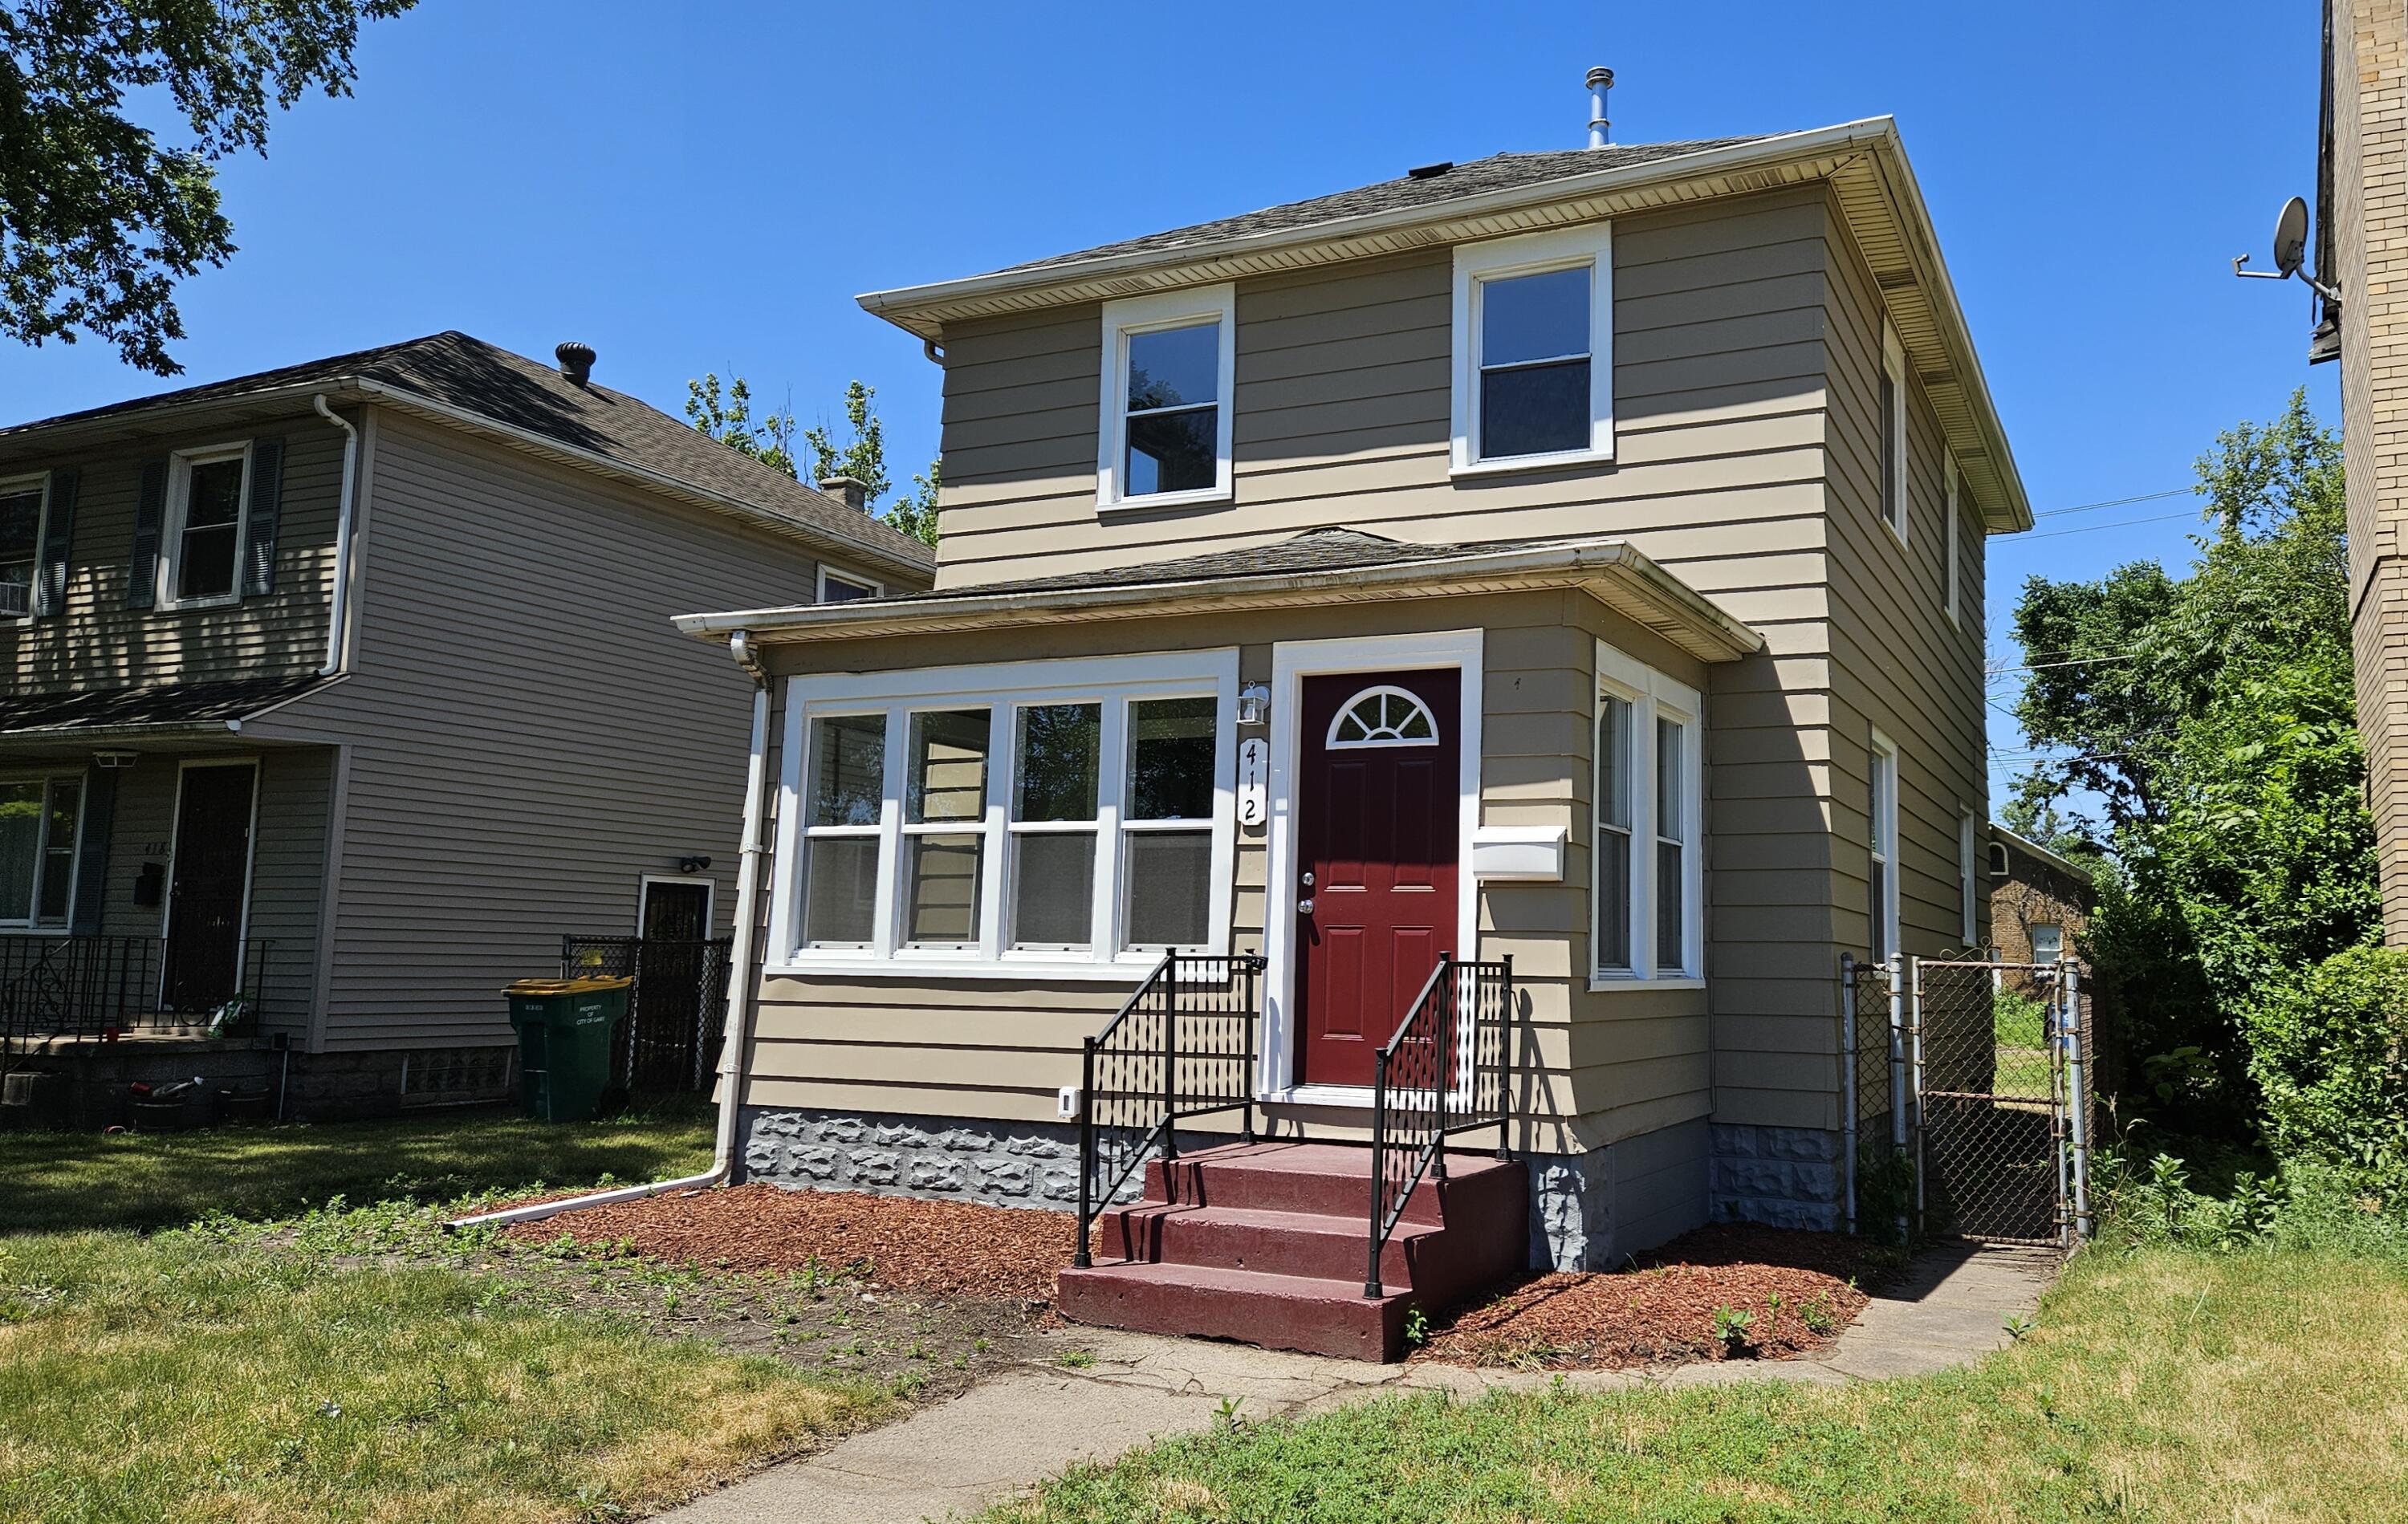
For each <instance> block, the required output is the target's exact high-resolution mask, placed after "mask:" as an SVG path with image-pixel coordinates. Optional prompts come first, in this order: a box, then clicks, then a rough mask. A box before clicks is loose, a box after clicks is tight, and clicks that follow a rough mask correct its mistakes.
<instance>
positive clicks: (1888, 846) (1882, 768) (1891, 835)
mask: <svg viewBox="0 0 2408 1524" xmlns="http://www.w3.org/2000/svg"><path fill="white" fill-rule="evenodd" d="M1868 756H1869V766H1868V768H1867V772H1868V775H1869V776H1870V779H1871V782H1870V784H1869V787H1868V790H1867V794H1866V811H1865V813H1866V816H1867V818H1868V819H1867V825H1866V833H1865V843H1866V846H1867V847H1868V848H1869V856H1870V859H1871V874H1870V876H1869V877H1868V879H1867V883H1866V902H1865V908H1866V915H1867V917H1868V919H1869V920H1870V922H1871V933H1870V935H1869V936H1868V937H1867V939H1866V940H1867V942H1868V944H1869V946H1870V947H1871V951H1872V955H1873V961H1875V962H1877V963H1878V962H1884V961H1887V960H1888V959H1889V958H1890V957H1891V956H1893V955H1894V954H1896V953H1897V951H1898V748H1897V747H1896V746H1894V745H1892V744H1891V742H1890V739H1889V737H1887V736H1885V735H1884V734H1882V733H1881V732H1879V731H1875V732H1873V738H1872V746H1871V750H1870V752H1869V754H1868Z"/></svg>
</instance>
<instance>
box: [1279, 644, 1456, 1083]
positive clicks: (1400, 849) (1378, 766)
mask: <svg viewBox="0 0 2408 1524" xmlns="http://www.w3.org/2000/svg"><path fill="white" fill-rule="evenodd" d="M1462 691H1463V676H1462V674H1461V673H1459V672H1457V671H1455V669H1453V668H1447V669H1445V670H1442V671H1437V672H1386V673H1369V674H1356V673H1350V674H1347V675H1345V676H1343V677H1307V678H1306V679H1305V680H1304V691H1303V703H1302V705H1301V708H1302V711H1303V712H1302V713H1301V714H1300V715H1299V716H1298V717H1297V723H1298V724H1299V725H1301V726H1302V727H1303V735H1302V738H1301V745H1300V747H1299V748H1298V752H1299V766H1298V768H1297V803H1296V816H1297V889H1296V905H1297V973H1296V994H1297V1003H1298V1004H1300V1005H1301V1006H1302V1008H1303V1010H1302V1016H1301V1018H1300V1019H1299V1020H1298V1022H1297V1032H1298V1033H1300V1035H1299V1037H1298V1039H1297V1040H1298V1044H1299V1047H1298V1049H1297V1078H1298V1079H1299V1080H1301V1081H1303V1082H1304V1083H1307V1084H1314V1085H1369V1084H1370V1083H1371V1055H1372V1053H1373V1052H1374V1051H1375V1050H1377V1049H1378V1047H1380V1045H1381V1044H1383V1043H1384V1042H1386V1041H1387V1040H1388V1038H1389V1037H1390V1036H1392V1035H1394V1033H1396V1030H1397V1024H1398V1022H1399V1021H1402V1020H1403V1019H1404V1018H1405V1005H1406V1003H1407V1002H1409V1001H1411V1000H1412V998H1413V997H1414V996H1415V995H1416V994H1418V993H1420V992H1421V988H1422V984H1423V982H1424V981H1425V980H1426V979H1427V978H1428V977H1429V974H1430V970H1431V969H1433V968H1435V967H1437V966H1438V958H1439V954H1440V953H1441V952H1450V951H1455V950H1456V949H1455V930H1456V927H1457V924H1458V922H1457V919H1456V911H1457V901H1456V899H1455V869H1456V863H1457V861H1458V857H1459V853H1460V847H1461V837H1462V816H1461V814H1460V813H1459V808H1460V806H1459V801H1458V795H1457V792H1456V782H1457V776H1458V759H1459V758H1460V757H1461V755H1462V753H1461V750H1460V747H1461V738H1460V737H1459V736H1457V735H1456V734H1455V724H1456V721H1457V720H1458V719H1460V717H1461V715H1462V713H1463V705H1462ZM1308 907H1309V908H1308Z"/></svg>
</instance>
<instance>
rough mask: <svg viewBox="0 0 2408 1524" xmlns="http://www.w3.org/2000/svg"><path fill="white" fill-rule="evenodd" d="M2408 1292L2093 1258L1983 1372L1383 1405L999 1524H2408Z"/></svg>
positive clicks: (2218, 1262)
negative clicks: (2050, 1523) (2230, 1522)
mask: <svg viewBox="0 0 2408 1524" xmlns="http://www.w3.org/2000/svg"><path fill="white" fill-rule="evenodd" d="M2403 1393H2408V1270H2403V1268H2402V1267H2401V1265H2400V1264H2399V1263H2397V1262H2388V1263H2386V1262H2384V1261H2376V1260H2369V1259H2363V1258H2356V1257H2352V1256H2348V1255H2343V1254H2338V1253H2324V1252H2315V1251H2311V1250H2305V1249H2283V1250H2272V1249H2246V1250H2241V1251H2237V1252H2224V1253H2215V1252H2207V1251H2201V1250H2195V1249H2183V1248H2149V1249H2138V1250H2131V1251H2100V1252H2096V1253H2094V1254H2091V1255H2088V1256H2085V1257H2084V1258H2083V1259H2082V1260H2079V1261H2076V1263H2075V1265H2074V1266H2073V1267H2072V1268H2071V1270H2070V1271H2069V1272H2068V1274H2067V1275H2066V1277H2065V1279H2064V1281H2063V1282H2062V1284H2061V1285H2060V1286H2059V1287H2058V1288H2057V1289H2056V1290H2055V1291H2054V1292H2052V1293H2051V1295H2050V1297H2049V1298H2048V1300H2047V1302H2046V1303H2045V1305H2044V1306H2043V1308H2042V1315H2041V1319H2040V1324H2039V1326H2038V1328H2037V1329H2036V1330H2034V1331H2033V1332H2031V1333H2029V1334H2028V1335H2027V1336H2026V1337H2025V1338H2024V1339H2023V1340H2022V1341H2021V1342H2019V1343H2017V1344H2016V1345H2015V1346H2014V1347H2012V1348H2010V1349H2008V1350H2006V1351H2004V1352H2003V1353H2001V1354H1999V1355H1997V1356H1994V1357H1992V1358H1990V1359H1988V1360H1984V1361H1982V1362H1981V1363H1980V1364H1978V1365H1975V1366H1972V1367H1970V1368H1968V1369H1965V1370H1962V1371H1957V1372H1952V1373H1949V1374H1943V1375H1939V1376H1933V1377H1928V1378H1923V1379H1917V1380H1911V1381H1899V1382H1889V1383H1882V1384H1869V1385H1855V1386H1849V1387H1844V1388H1836V1389H1820V1388H1791V1387H1786V1386H1774V1385H1759V1386H1750V1387H1742V1388H1721V1389H1714V1388H1691V1389H1683V1390H1675V1391H1642V1392H1636V1393H1627V1394H1615V1395H1610V1396H1575V1395H1571V1394H1570V1393H1568V1392H1565V1391H1561V1390H1558V1391H1555V1392H1551V1393H1535V1394H1525V1395H1512V1396H1496V1397H1491V1398H1488V1399H1486V1400H1484V1401H1482V1402H1479V1403H1470V1404H1463V1403H1451V1402H1448V1401H1446V1400H1444V1399H1443V1398H1441V1397H1435V1396H1431V1397H1416V1398H1399V1399H1393V1400H1387V1401H1382V1402H1378V1403H1369V1404H1366V1405H1363V1406H1359V1407H1353V1408H1348V1409H1344V1410H1341V1411H1340V1412H1338V1413H1335V1414H1332V1415H1329V1416H1327V1417H1317V1418H1313V1419H1310V1420H1307V1421H1303V1422H1285V1421H1273V1422H1267V1423H1260V1424H1253V1425H1245V1426H1242V1427H1241V1428H1240V1429H1239V1430H1237V1431H1234V1432H1229V1431H1215V1432H1213V1433H1211V1434H1208V1435H1204V1436H1201V1437H1197V1438H1193V1439H1187V1440H1181V1441H1176V1442H1172V1443H1169V1444H1166V1445H1163V1446H1158V1447H1156V1448H1154V1449H1151V1450H1147V1451H1142V1452H1140V1453H1139V1454H1138V1455H1136V1456H1134V1457H1131V1458H1130V1459H1128V1460H1125V1461H1123V1462H1121V1463H1120V1464H1118V1465H1115V1466H1111V1467H1090V1468H1085V1469H1082V1470H1078V1471H1074V1472H1072V1473H1070V1474H1067V1475H1065V1476H1063V1477H1062V1478H1060V1479H1058V1480H1056V1481H1054V1482H1053V1483H1051V1484H1049V1485H1048V1486H1047V1487H1045V1488H1043V1489H1041V1490H1040V1491H1039V1493H1038V1494H1037V1495H1036V1496H1035V1497H1034V1498H1033V1499H1031V1500H1029V1501H1027V1502H1025V1503H1015V1504H1011V1505H1007V1506H1004V1507H1000V1508H997V1509H996V1510H995V1511H994V1512H993V1513H991V1514H990V1515H989V1516H988V1518H989V1519H990V1521H992V1524H1039V1521H1043V1524H1069V1521H1073V1520H1094V1521H1097V1524H1103V1521H1107V1520H1109V1521H1111V1524H1140V1521H1160V1520H1207V1519H1210V1520H1225V1519H1226V1520H1264V1521H1269V1520H1280V1521H1295V1524H1309V1521H1320V1520H1326V1521H1330V1524H1337V1521H1340V1520H1343V1521H1348V1524H1354V1521H1357V1520H1431V1521H1438V1520H1446V1521H1449V1524H1473V1521H1484V1520H1497V1521H1500V1524H1501V1521H1505V1520H1515V1521H1519V1520H1582V1521H1606V1520H1648V1521H1651V1524H1652V1521H1658V1520H1663V1521H1675V1520H1699V1521H1704V1520H1713V1521H1748V1524H1756V1521H1764V1524H1770V1521H1775V1520H1834V1521H1837V1520H1850V1521H1854V1520H1863V1519H1889V1520H1900V1521H1907V1520H1912V1521H1915V1524H1926V1521H1931V1524H1939V1521H1946V1520H1960V1519H1961V1520H2007V1519H2016V1520H2020V1519H2091V1518H2102V1519H2104V1518H2113V1519H2162V1520H2169V1521H2181V1524H2187V1521H2192V1520H2206V1519H2253V1520H2254V1519H2268V1520H2272V1519H2283V1520H2336V1521H2338V1520H2374V1519H2396V1518H2401V1517H2408V1501H2403V1500H2408V1397H2403V1395H2402V1394H2403Z"/></svg>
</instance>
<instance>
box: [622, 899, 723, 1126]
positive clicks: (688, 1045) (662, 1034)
mask: <svg viewBox="0 0 2408 1524" xmlns="http://www.w3.org/2000/svg"><path fill="white" fill-rule="evenodd" d="M642 932H643V941H642V942H641V943H640V944H639V949H640V950H639V951H638V954H637V960H638V961H637V968H636V1012H635V1018H634V1021H633V1030H632V1032H631V1033H630V1034H629V1044H628V1058H627V1067H628V1074H627V1082H628V1084H629V1085H630V1086H632V1087H633V1088H634V1089H636V1090H691V1089H694V1088H695V1087H697V1086H698V1085H699V1084H700V1083H701V1078H702V1076H701V1073H700V1069H699V1064H698V1059H697V1055H698V1054H699V1053H700V1052H701V1051H702V1030H703V1022H704V1016H705V1013H704V1010H703V1006H704V1004H706V1003H705V1000H704V991H705V990H706V989H707V988H708V986H709V983H710V981H709V979H708V978H707V977H706V975H707V973H708V971H709V968H710V957H711V953H712V948H711V947H710V885H709V884H680V883H671V882H667V881H666V880H653V881H652V882H648V883H646V884H645V885H644V914H643V920H642Z"/></svg>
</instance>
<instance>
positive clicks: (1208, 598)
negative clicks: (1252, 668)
mask: <svg viewBox="0 0 2408 1524" xmlns="http://www.w3.org/2000/svg"><path fill="white" fill-rule="evenodd" d="M1539 588H1578V589H1580V590H1582V591H1586V592H1588V593H1589V594H1590V595H1591V596H1593V597H1595V598H1596V599H1597V600H1598V602H1599V603H1602V604H1604V605H1606V606H1608V607H1610V608H1612V609H1613V610H1614V611H1615V612H1616V613H1619V614H1621V615H1623V616H1625V617H1626V618H1627V619H1630V620H1635V621H1636V622H1638V623H1640V624H1642V625H1644V626H1646V627H1647V628H1648V629H1650V630H1653V631H1655V632H1656V634H1660V635H1662V636H1663V637H1664V638H1665V639H1667V640H1669V641H1670V642H1672V643H1673V644H1674V645H1675V646H1678V647H1680V648H1682V649H1683V650H1685V651H1687V652H1688V653H1690V654H1691V655H1693V656H1695V657H1697V658H1698V659H1699V661H1702V662H1730V661H1736V660H1738V659H1739V658H1741V657H1742V656H1750V655H1753V654H1755V653H1756V652H1757V651H1759V650H1762V649H1763V648H1764V637H1763V636H1762V635H1760V634H1757V633H1756V631H1754V630H1752V629H1750V628H1749V627H1748V626H1746V625H1745V624H1742V623H1741V622H1740V621H1739V620H1735V619H1733V618H1732V617H1731V616H1730V615H1728V614H1727V613H1725V612H1724V611H1723V610H1722V609H1720V608H1718V607H1716V606H1715V605H1713V603H1712V602H1710V601H1709V600H1708V599H1707V598H1706V597H1705V596H1704V595H1703V594H1701V593H1699V592H1698V591H1696V590H1695V589H1693V588H1691V587H1690V586H1689V585H1688V584H1686V583H1684V582H1683V581H1682V580H1681V579H1680V578H1678V577H1674V576H1673V575H1672V574H1671V573H1670V572H1668V571H1666V570H1665V569H1664V568H1663V567H1661V566H1658V565H1657V564H1656V563H1654V562H1653V561H1650V560H1649V559H1648V558H1647V557H1646V556H1644V555H1642V554H1641V552H1640V551H1639V550H1638V549H1637V548H1635V547H1633V546H1632V545H1631V544H1630V543H1629V542H1628V541H1627V540H1623V539H1619V538H1616V537H1613V536H1610V535H1590V536H1581V537H1575V538H1561V539H1535V540H1491V541H1482V542H1475V543H1469V544H1456V545H1415V544H1409V543H1407V542H1405V541H1401V540H1392V539H1388V538H1386V537H1384V536H1382V535H1378V534H1366V533H1364V532H1363V531H1361V530H1354V529H1319V530H1313V531H1312V532H1310V533H1308V534H1298V535H1297V536H1295V537H1294V538H1292V539H1287V540H1282V541H1278V542H1276V543H1273V544H1270V545H1264V546H1255V547H1253V548H1248V549H1241V550H1221V551H1215V552H1212V553H1211V554H1209V555H1199V556H1188V557H1184V558H1183V559H1181V560H1177V561H1162V562H1153V563H1148V564H1145V565H1140V566H1124V567H1119V568H1115V569H1112V570H1110V571H1098V572H1080V573H1074V574H1071V575H1068V576H1062V577H1035V578H1030V579H1028V580H1025V581H1017V582H990V583H985V584H982V585H980V586H976V587H967V588H955V589H952V590H948V591H939V592H914V593H899V594H896V595H895V596H892V597H884V598H861V599H855V600H853V601H852V602H850V603H841V604H804V605H788V606H784V607H778V608H753V609H738V610H735V611H732V612H728V613H720V614H683V615H680V616H679V617H678V619H677V621H676V622H677V625H678V628H679V629H681V630H682V631H684V632H685V633H686V634H691V635H697V636H701V637H703V638H705V639H725V638H726V637H728V636H729V635H731V634H735V633H736V632H738V631H742V632H743V633H744V634H745V636H746V638H747V639H748V640H749V641H753V642H756V643H762V644H769V643H777V644H792V643H798V642H803V641H813V640H840V639H858V638H861V637H864V636H882V635H905V634H932V633H936V632H940V631H961V630H979V629H989V628H997V629H999V628H1006V627H1011V626H1016V625H1026V624H1069V623H1084V622H1092V621H1096V620H1125V619H1142V618H1148V617H1153V616H1161V615H1172V614H1197V613H1225V612H1234V611H1239V610H1244V609H1258V608H1296V607H1308V606H1312V605H1327V604H1349V603H1386V602H1393V601H1395V600H1398V599H1401V598H1407V597H1430V596H1444V595H1449V594H1462V593H1475V592H1509V591H1527V590H1531V589H1539Z"/></svg>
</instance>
